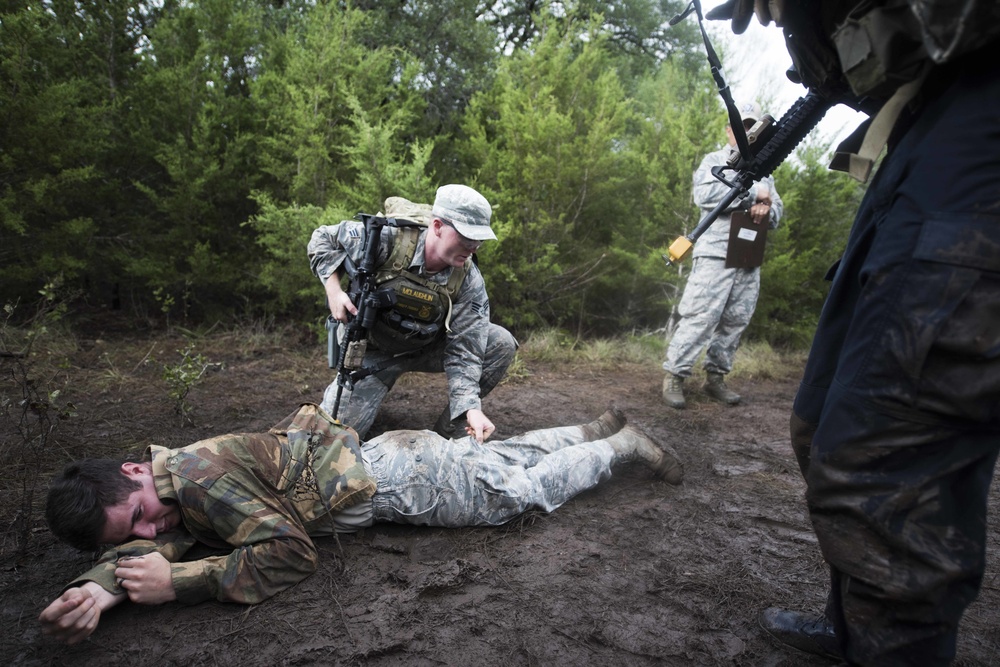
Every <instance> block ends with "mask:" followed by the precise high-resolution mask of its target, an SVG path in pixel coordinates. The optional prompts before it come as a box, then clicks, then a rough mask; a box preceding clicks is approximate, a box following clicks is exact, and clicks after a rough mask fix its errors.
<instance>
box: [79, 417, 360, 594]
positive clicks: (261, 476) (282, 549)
mask: <svg viewBox="0 0 1000 667" xmlns="http://www.w3.org/2000/svg"><path fill="white" fill-rule="evenodd" d="M145 460H149V461H151V462H152V466H153V478H154V481H155V484H156V491H157V494H158V495H159V496H160V498H162V499H164V500H167V499H169V500H172V501H175V502H177V503H178V505H179V506H180V508H181V515H182V518H183V523H184V528H185V529H186V530H177V531H174V532H170V533H164V534H161V535H158V536H157V537H156V539H155V540H134V541H131V542H128V543H126V544H122V545H119V546H118V547H117V548H115V549H112V550H110V551H108V552H106V553H104V554H103V555H102V556H101V558H100V560H99V561H98V564H97V565H96V566H95V567H94V568H93V569H91V570H90V571H89V572H87V573H85V574H84V575H82V576H80V577H78V578H77V579H76V580H74V581H73V582H72V583H71V584H70V586H74V585H80V584H81V583H83V582H84V581H93V582H95V583H97V584H99V585H100V586H102V587H103V588H105V589H106V590H108V591H112V592H115V593H120V592H121V589H120V588H118V587H117V586H116V584H115V578H114V569H115V561H116V560H117V559H118V558H119V557H121V556H125V555H129V556H137V555H142V554H146V553H150V552H152V551H158V552H160V553H161V554H162V555H163V556H164V557H165V558H166V559H167V560H168V561H170V562H171V563H172V565H171V577H172V580H173V584H174V590H175V591H176V593H177V599H178V600H179V601H181V602H184V603H189V604H190V603H195V602H201V601H204V600H207V599H210V598H214V599H216V600H220V601H223V602H242V603H250V604H252V603H256V602H260V601H261V600H264V599H267V598H269V597H271V596H272V595H274V594H276V593H278V592H280V591H282V590H284V589H286V588H288V587H290V586H292V585H294V584H295V583H297V582H299V581H301V580H302V579H304V578H306V577H307V576H309V575H310V574H312V573H313V572H314V571H315V570H316V566H317V550H316V547H315V546H314V545H313V542H312V540H311V539H310V535H313V536H316V535H324V534H330V533H331V532H332V528H331V526H332V523H331V518H330V515H331V513H333V512H336V511H338V510H342V509H346V508H348V507H350V506H352V505H355V504H357V503H359V502H363V501H366V500H368V499H369V498H371V497H372V495H374V493H375V480H374V479H372V478H371V477H370V476H369V475H368V474H367V473H366V472H365V469H364V464H363V463H362V460H361V448H360V442H359V440H358V436H357V434H356V433H355V432H354V431H353V430H352V429H350V428H347V427H343V426H341V425H340V424H339V423H335V422H334V421H333V420H332V419H331V418H330V417H329V416H328V415H327V414H326V413H325V412H323V411H322V410H321V409H320V408H319V407H317V406H315V405H312V404H305V405H303V406H301V407H300V408H299V409H298V410H297V411H296V412H294V413H292V414H291V415H289V416H288V417H287V418H286V419H285V420H283V421H282V422H281V423H280V424H278V425H277V426H275V427H274V428H272V429H271V430H270V431H269V432H268V433H255V434H240V435H223V436H218V437H215V438H210V439H208V440H202V441H201V442H196V443H194V444H192V445H188V446H187V447H182V448H180V449H166V448H164V447H155V446H154V447H150V448H149V449H148V450H147V452H146V456H145ZM197 542H201V543H203V544H205V545H207V546H209V547H213V548H216V549H232V551H230V552H229V553H228V554H225V555H219V556H210V557H208V558H202V559H199V560H192V561H187V562H179V561H180V559H181V558H182V557H183V556H184V554H185V553H186V552H187V551H188V550H189V549H190V548H191V547H193V546H194V545H195V543H197Z"/></svg>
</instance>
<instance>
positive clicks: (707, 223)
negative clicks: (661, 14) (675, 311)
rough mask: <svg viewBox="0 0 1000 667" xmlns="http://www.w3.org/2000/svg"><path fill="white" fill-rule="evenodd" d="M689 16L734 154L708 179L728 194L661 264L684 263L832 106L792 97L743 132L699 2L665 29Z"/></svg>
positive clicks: (815, 97) (828, 99)
mask: <svg viewBox="0 0 1000 667" xmlns="http://www.w3.org/2000/svg"><path fill="white" fill-rule="evenodd" d="M692 12H694V13H695V15H696V16H697V19H698V28H699V29H700V30H701V37H702V41H704V43H705V55H706V57H707V58H708V64H709V66H710V68H711V71H712V78H713V79H714V80H715V83H716V86H717V87H718V89H719V96H720V97H722V101H723V102H725V104H726V110H727V112H728V114H729V126H730V127H731V128H732V129H733V137H734V138H735V139H736V148H737V149H738V152H737V153H736V154H735V155H734V156H733V158H732V159H731V160H730V161H729V164H727V165H726V166H724V167H723V166H720V167H713V168H712V175H713V176H715V177H716V178H717V179H719V180H720V181H722V182H723V183H725V184H726V185H728V186H729V192H728V193H726V196H725V197H723V198H722V201H721V202H719V204H718V205H717V206H716V207H715V208H713V209H712V210H711V211H710V212H709V213H708V215H706V216H705V217H704V218H702V220H701V222H699V223H698V225H697V226H696V227H695V228H694V229H693V230H691V233H690V234H688V235H687V236H681V237H679V238H678V239H677V240H675V241H674V242H673V243H671V244H670V247H669V248H668V249H667V253H668V255H663V261H664V262H666V263H667V266H670V265H671V264H673V263H674V262H679V261H681V260H682V259H684V258H685V257H686V256H687V254H688V253H689V252H690V251H691V247H692V246H694V242H695V241H697V240H698V237H700V236H701V235H702V234H704V233H705V230H707V229H708V228H709V227H711V226H712V223H713V222H715V221H716V220H717V219H718V217H719V215H721V214H722V213H723V212H724V211H725V210H726V209H727V208H729V205H730V204H732V203H733V202H734V201H736V199H737V197H745V196H746V194H747V192H748V191H749V189H750V186H751V185H753V182H754V181H757V180H760V179H762V178H765V177H767V176H770V175H771V172H773V171H774V170H775V169H777V168H778V166H779V165H781V163H782V162H784V161H785V158H786V157H788V156H789V155H790V154H791V152H792V151H793V150H794V149H795V147H796V146H798V145H799V142H800V141H802V140H803V139H805V138H806V135H807V134H809V132H810V131H811V130H812V129H813V128H814V127H816V124H817V123H819V121H820V120H821V119H822V118H823V116H824V115H825V114H826V112H827V110H828V109H830V107H832V106H834V105H835V104H836V103H837V102H836V101H834V100H833V96H832V95H831V96H828V95H820V94H819V93H816V92H813V91H810V92H809V93H808V94H807V95H806V96H805V97H800V98H799V99H797V100H796V101H795V103H794V104H792V106H791V108H790V109H789V110H788V111H787V112H785V115H784V116H782V117H781V120H779V121H778V122H777V123H776V124H775V122H774V118H772V117H771V116H769V115H766V114H765V115H764V117H763V118H760V119H759V120H758V121H757V122H756V123H755V124H754V126H753V127H752V128H750V131H749V132H747V131H746V130H745V129H744V128H743V121H742V118H741V117H740V114H739V112H738V111H737V110H736V103H735V102H733V95H732V93H731V92H730V90H729V86H728V85H727V84H726V81H725V78H724V77H723V76H722V61H720V60H719V56H718V55H717V54H716V53H715V49H714V48H712V41H711V40H710V39H709V38H708V33H707V32H706V31H705V20H704V19H705V17H704V15H703V14H702V11H701V1H700V0H691V2H689V3H688V5H687V7H686V8H685V9H684V11H683V12H681V13H680V14H678V15H677V16H675V17H673V18H672V19H670V25H672V26H673V25H677V24H678V23H680V22H681V21H683V20H684V19H685V18H687V16H688V15H689V14H691V13H692ZM756 145H760V148H759V149H757V150H754V149H755V147H756ZM727 168H728V169H733V170H735V171H736V175H735V176H734V177H733V179H732V181H727V180H726V179H725V177H724V176H723V175H722V174H723V172H725V171H726V170H727Z"/></svg>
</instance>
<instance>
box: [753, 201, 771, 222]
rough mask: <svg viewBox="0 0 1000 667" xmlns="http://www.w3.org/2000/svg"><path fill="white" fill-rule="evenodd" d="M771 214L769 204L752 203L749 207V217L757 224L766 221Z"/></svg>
mask: <svg viewBox="0 0 1000 667" xmlns="http://www.w3.org/2000/svg"><path fill="white" fill-rule="evenodd" d="M770 215H771V205H770V204H760V203H757V204H754V205H753V206H751V207H750V219H751V220H753V221H754V222H755V223H757V224H758V225H762V224H764V223H765V222H767V220H768V218H769V217H770Z"/></svg>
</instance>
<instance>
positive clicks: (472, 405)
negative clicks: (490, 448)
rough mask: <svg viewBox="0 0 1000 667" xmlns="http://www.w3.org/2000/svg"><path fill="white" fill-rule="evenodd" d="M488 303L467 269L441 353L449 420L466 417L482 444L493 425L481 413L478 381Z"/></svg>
mask: <svg viewBox="0 0 1000 667" xmlns="http://www.w3.org/2000/svg"><path fill="white" fill-rule="evenodd" d="M489 324H490V302H489V297H488V296H487V295H486V284H485V282H483V276H482V274H481V273H480V272H479V269H478V268H477V267H476V266H475V265H473V266H472V267H471V268H470V269H469V273H468V275H466V277H465V281H464V282H463V283H462V288H461V289H460V290H459V291H458V294H457V295H456V296H455V299H454V301H453V304H452V317H451V332H450V333H448V334H446V335H447V344H446V346H445V352H444V372H445V375H446V376H447V378H448V400H449V404H450V406H451V417H452V419H456V418H458V417H460V416H461V415H463V414H464V415H465V418H466V420H467V421H468V422H469V426H470V428H471V429H472V433H470V434H469V435H472V436H474V437H475V438H476V439H477V440H479V441H480V442H482V440H483V439H485V438H487V437H489V435H490V433H492V431H493V428H494V427H493V423H492V422H491V421H490V419H489V418H488V417H487V416H486V415H485V414H484V413H483V404H482V398H481V397H480V396H479V380H480V378H481V377H482V374H483V359H484V358H485V356H486V342H487V340H488V338H489Z"/></svg>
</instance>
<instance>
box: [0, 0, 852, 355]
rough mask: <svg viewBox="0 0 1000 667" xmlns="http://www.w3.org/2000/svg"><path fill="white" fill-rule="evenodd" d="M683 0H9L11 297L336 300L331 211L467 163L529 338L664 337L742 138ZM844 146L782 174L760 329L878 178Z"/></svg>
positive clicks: (201, 312)
mask: <svg viewBox="0 0 1000 667" xmlns="http://www.w3.org/2000/svg"><path fill="white" fill-rule="evenodd" d="M682 4H683V3H681V2H677V1H676V0H614V1H611V2H597V0H565V1H562V2H557V1H549V2H541V1H535V0H528V1H524V0H522V1H516V0H493V1H490V0H407V1H405V2H396V3H386V2H374V1H362V0H356V1H354V2H352V1H346V2H344V1H340V2H329V1H317V2H314V1H311V0H281V1H275V0H271V1H268V0H157V1H155V2H153V1H150V0H121V1H119V2H113V3H112V2H104V1H101V0H38V1H31V0H8V1H6V2H4V3H3V5H2V8H0V114H2V122H0V290H2V292H0V300H2V301H11V300H17V299H21V300H33V299H34V298H35V297H36V295H37V293H38V291H39V290H40V289H42V288H43V287H45V286H49V288H50V289H51V288H52V286H53V285H59V286H61V287H60V289H65V290H68V291H71V292H72V293H73V294H80V298H81V299H83V300H85V301H86V302H88V303H90V304H93V305H100V306H106V307H111V308H122V309H126V310H127V311H128V312H130V313H131V314H132V315H133V316H135V317H140V318H145V319H148V320H150V321H173V322H177V321H185V322H189V323H192V324H197V323H198V322H210V321H214V319H216V318H219V317H225V316H231V315H234V314H239V315H250V316H254V317H257V316H263V315H267V316H279V317H284V318H294V319H299V320H318V319H319V318H320V317H321V313H322V311H323V302H322V290H321V289H320V287H319V285H318V283H317V282H316V280H315V278H313V277H312V276H311V274H310V273H309V269H308V265H307V260H306V256H305V244H306V242H307V241H308V238H309V235H310V233H311V231H312V230H313V229H314V228H315V227H316V226H318V225H320V224H331V223H335V222H337V221H339V220H341V219H344V218H349V217H352V216H353V215H354V214H356V213H357V212H359V211H366V212H376V211H377V210H379V208H380V206H381V202H382V201H383V200H384V198H385V197H387V196H391V195H402V196H405V197H408V198H411V199H414V200H418V201H430V200H431V198H432V197H433V193H434V190H435V189H436V187H437V186H438V185H441V184H444V183H448V182H463V183H467V184H469V185H472V186H474V187H476V188H478V189H480V190H481V191H482V192H483V193H484V194H485V195H486V196H487V197H488V198H489V199H490V201H491V202H493V203H494V205H495V209H494V211H495V228H496V230H497V232H498V235H499V237H500V240H499V241H497V242H494V243H490V244H487V245H486V246H485V247H484V248H483V250H482V251H481V253H480V262H481V264H480V265H481V267H482V269H483V273H484V275H485V277H486V280H487V285H488V287H489V289H490V294H491V303H492V306H493V312H494V316H495V319H497V320H498V321H500V322H503V323H505V324H507V325H509V326H511V327H512V328H514V329H515V330H516V331H517V332H518V333H525V332H527V331H529V330H532V329H535V328H538V327H542V326H545V327H560V328H564V329H567V330H570V331H572V332H573V333H574V334H575V335H593V334H608V333H616V332H621V331H636V330H642V331H649V330H656V329H660V328H662V327H664V326H665V325H666V324H667V322H668V321H669V318H670V315H671V312H672V309H673V306H674V304H675V303H676V301H677V299H678V296H679V290H680V289H681V287H682V286H683V279H684V271H685V269H684V267H683V265H682V266H681V267H679V269H678V268H671V269H667V268H666V267H665V266H664V264H663V262H662V260H661V259H660V255H661V253H662V252H663V250H664V248H665V247H666V245H668V244H669V242H670V241H671V240H673V239H674V238H675V237H677V236H678V235H680V234H682V233H685V232H687V231H689V230H690V229H691V228H692V227H693V226H694V224H696V223H697V218H698V211H697V209H695V208H694V207H693V205H692V204H691V195H690V189H691V173H692V171H693V170H694V168H695V167H696V166H697V164H698V161H699V160H700V158H701V156H702V155H703V154H704V153H705V152H707V151H709V150H712V149H714V148H715V147H717V146H718V145H719V144H720V143H721V141H722V140H723V138H724V133H723V123H724V119H723V114H722V112H721V106H720V103H719V100H718V95H717V93H716V91H715V84H714V82H713V81H712V79H711V77H710V76H709V73H708V70H707V66H706V65H705V64H704V57H703V46H702V45H701V43H700V38H699V36H698V34H697V33H696V29H695V26H694V25H693V24H692V23H691V22H690V21H687V22H683V23H681V24H680V25H678V26H676V27H674V28H667V19H669V18H670V17H671V16H673V15H674V14H675V13H677V11H678V9H680V8H681V5H682ZM824 150H825V147H822V146H812V147H806V148H805V149H803V150H800V151H799V153H798V157H797V159H796V160H794V161H791V162H789V163H787V164H786V165H784V166H783V167H782V168H781V170H780V171H779V172H778V174H777V175H776V176H777V179H778V186H779V190H780V191H781V193H782V195H783V197H784V200H785V203H786V216H787V217H786V221H785V224H784V225H783V227H782V228H781V229H780V230H779V231H778V232H777V233H775V234H773V235H772V238H771V246H772V247H771V249H770V250H769V251H768V263H767V265H766V266H765V270H764V290H763V294H762V299H761V304H760V311H759V312H760V315H759V316H758V317H757V318H756V319H755V322H754V325H753V328H752V329H751V332H750V335H757V336H760V337H764V338H766V339H768V340H770V341H772V342H781V343H796V344H798V343H801V342H803V341H804V340H807V339H808V337H809V335H810V334H811V330H812V327H813V326H814V324H815V317H816V315H817V313H818V311H819V306H820V304H821V302H822V298H823V294H824V291H825V288H824V285H823V281H822V275H823V273H824V272H825V270H826V267H827V266H828V265H829V264H830V263H831V261H833V260H834V259H835V258H836V256H837V254H838V252H839V249H840V247H841V246H842V243H843V238H844V236H845V234H846V229H847V227H848V224H849V221H850V218H851V211H852V209H853V208H854V206H855V205H856V201H857V198H858V196H859V189H858V187H857V186H855V185H853V184H851V183H849V182H847V181H845V180H844V179H842V178H840V177H838V176H835V175H832V174H830V173H828V172H827V171H826V170H825V168H824V167H823V166H822V163H821V157H822V154H823V152H824Z"/></svg>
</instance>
